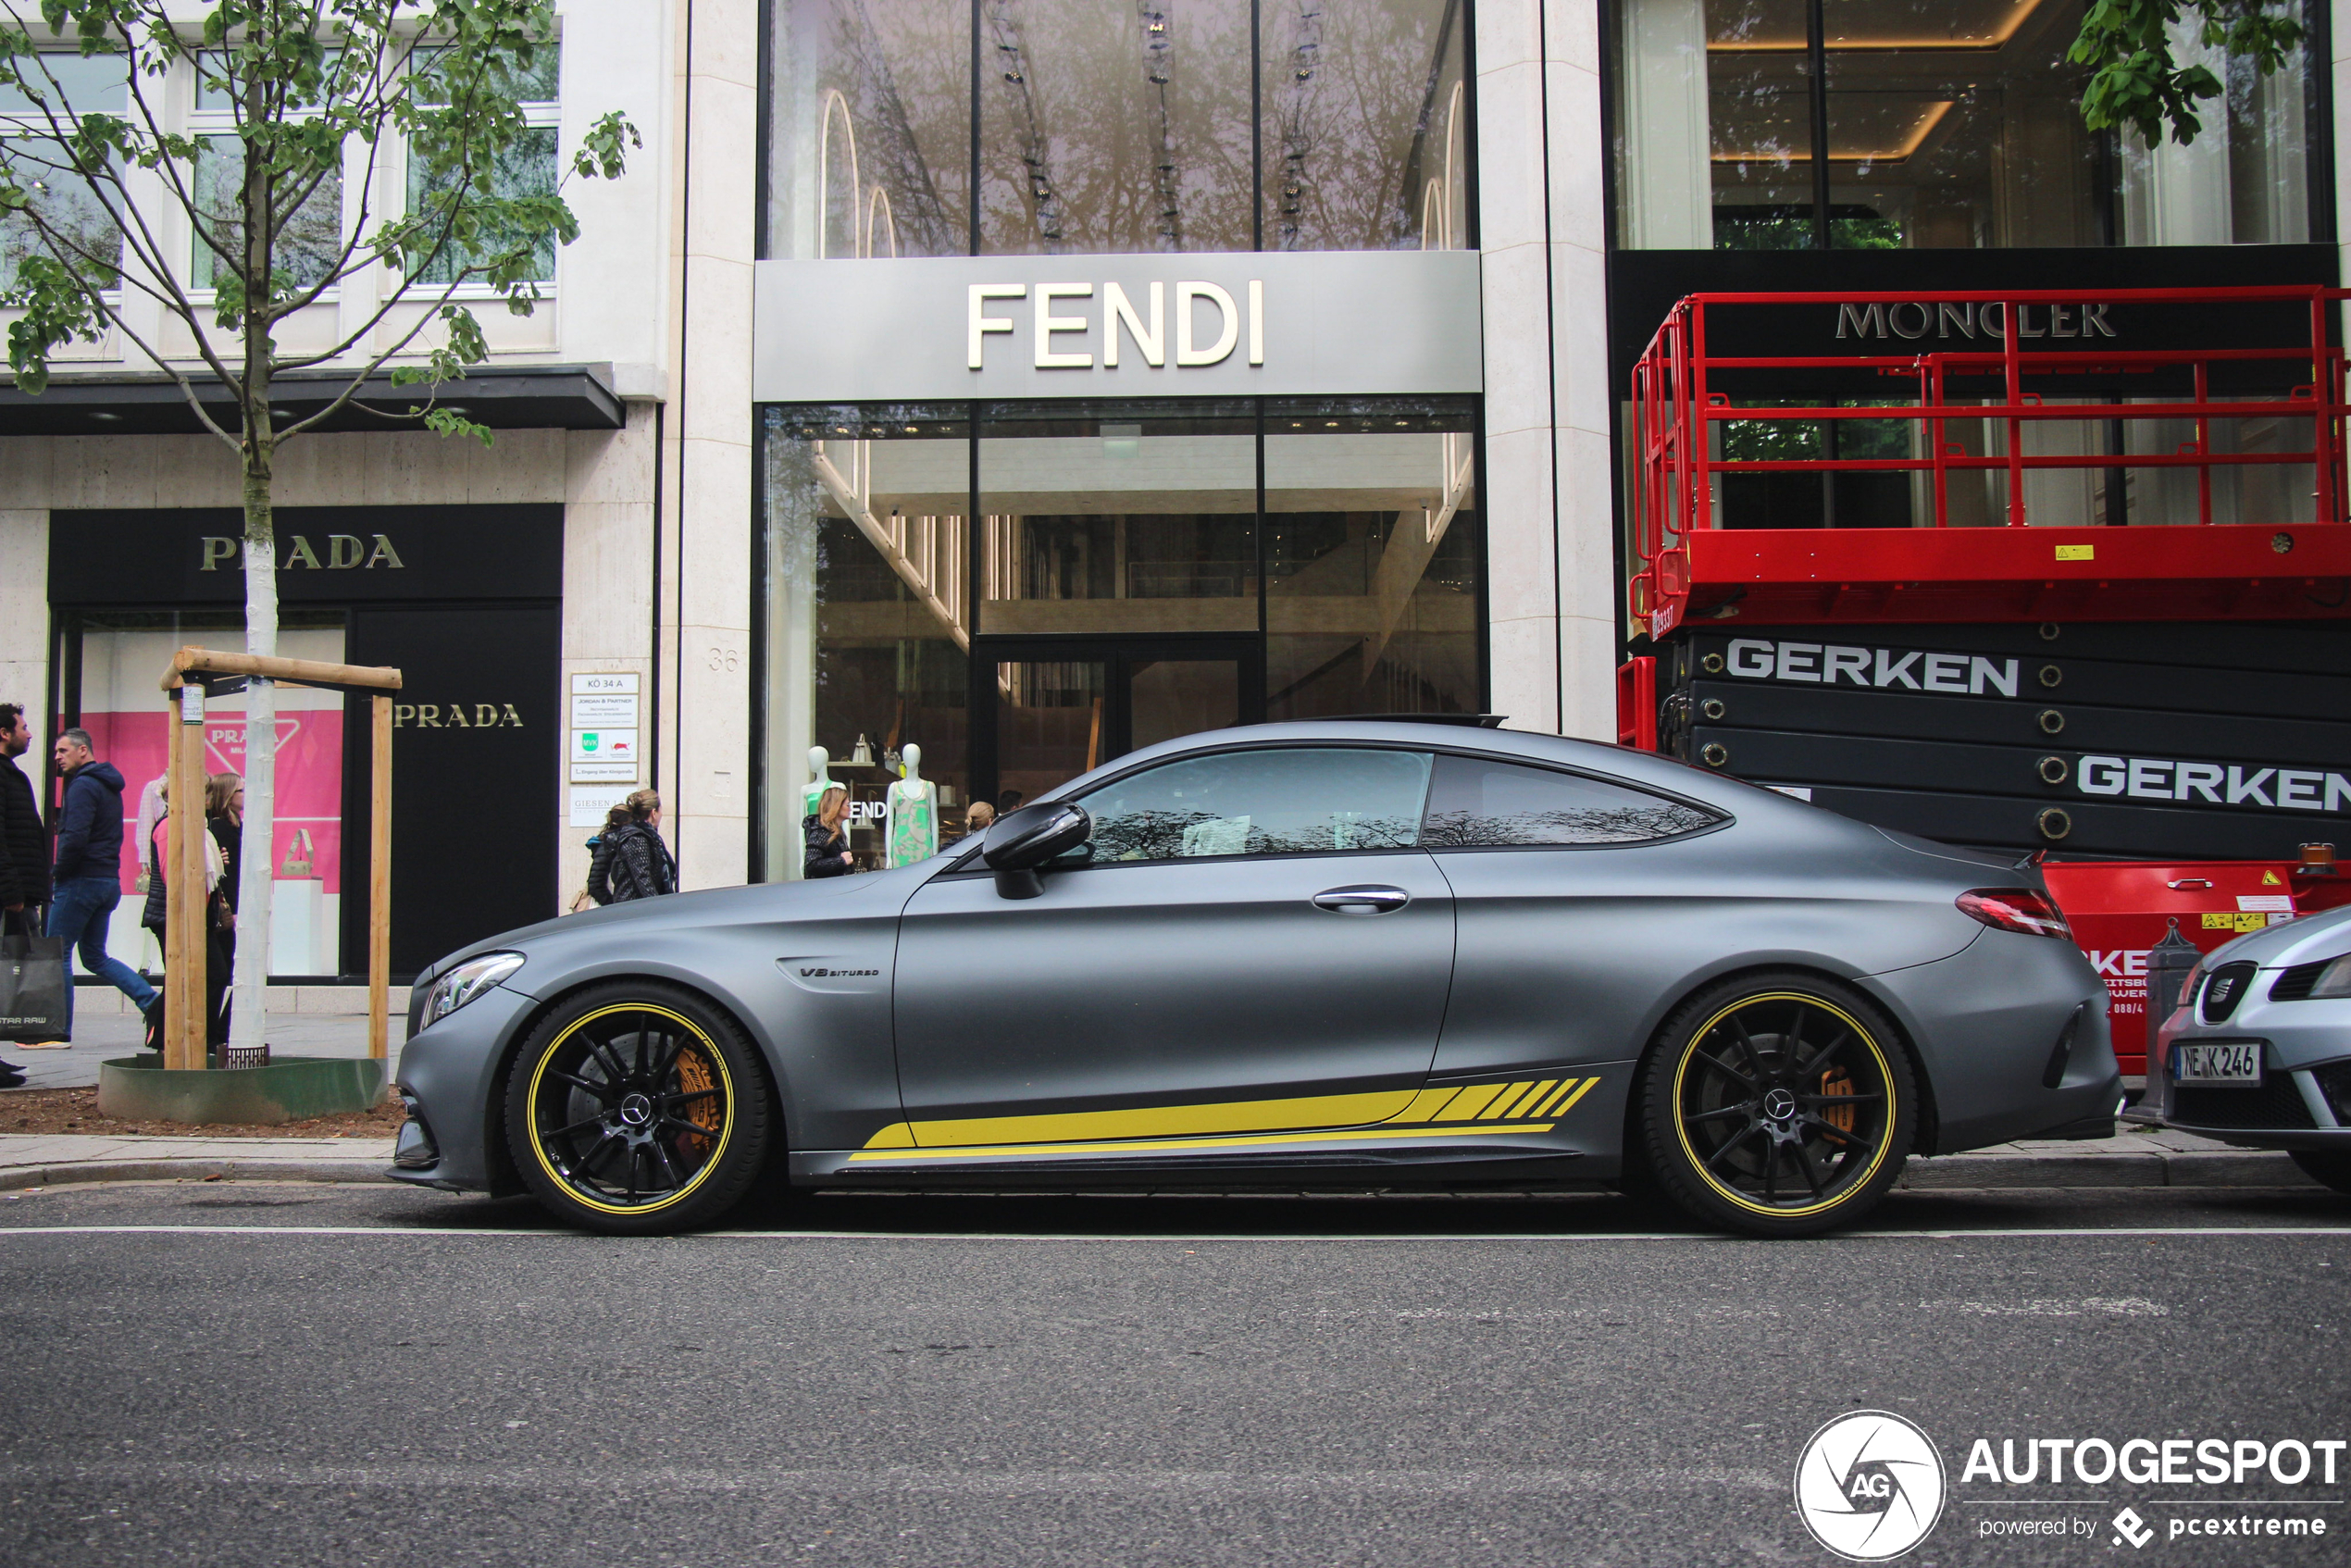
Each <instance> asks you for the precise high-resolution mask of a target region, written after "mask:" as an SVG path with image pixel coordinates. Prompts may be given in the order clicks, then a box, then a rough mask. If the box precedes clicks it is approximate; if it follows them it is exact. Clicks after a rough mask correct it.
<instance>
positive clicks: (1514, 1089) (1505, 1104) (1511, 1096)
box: [1477, 1078, 1534, 1122]
mask: <svg viewBox="0 0 2351 1568" xmlns="http://www.w3.org/2000/svg"><path fill="white" fill-rule="evenodd" d="M1533 1087H1534V1080H1533V1079H1532V1078H1524V1079H1521V1080H1520V1081H1519V1082H1517V1083H1514V1084H1504V1085H1503V1086H1502V1092H1501V1093H1499V1094H1498V1095H1496V1096H1495V1097H1494V1101H1493V1103H1492V1104H1490V1105H1488V1106H1486V1109H1485V1110H1483V1111H1480V1112H1479V1113H1478V1114H1477V1119H1478V1120H1479V1121H1481V1122H1490V1121H1494V1120H1496V1119H1498V1118H1499V1116H1500V1115H1501V1114H1502V1113H1503V1112H1505V1111H1507V1110H1509V1109H1510V1108H1511V1103H1512V1101H1516V1100H1517V1099H1518V1097H1519V1096H1520V1095H1522V1094H1524V1093H1525V1092H1526V1091H1527V1090H1528V1089H1532V1088H1533Z"/></svg>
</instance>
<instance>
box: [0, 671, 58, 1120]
mask: <svg viewBox="0 0 2351 1568" xmlns="http://www.w3.org/2000/svg"><path fill="white" fill-rule="evenodd" d="M31 749H32V730H31V728H30V727H29V726H28V725H27V724H26V723H25V719H24V709H23V708H21V707H19V705H18V704H16V703H0V911H5V912H6V913H5V915H0V919H5V920H6V923H7V924H8V925H10V926H15V927H20V928H21V929H23V930H24V931H26V932H27V933H31V932H33V931H39V930H41V929H43V928H44V927H43V921H42V909H43V907H44V905H45V904H47V903H48V902H49V830H48V829H47V828H44V826H43V825H42V822H41V802H40V799H39V797H38V796H36V795H35V794H34V793H33V790H32V780H31V779H30V778H26V777H25V776H24V773H23V771H22V770H21V769H20V768H19V767H18V766H17V759H18V758H19V757H20V756H22V755H24V754H25V753H27V752H29V751H31ZM23 1082H24V1069H23V1068H21V1067H19V1066H16V1065H14V1064H10V1063H6V1062H0V1089H15V1088H16V1087H17V1086H18V1085H19V1084H21V1083H23Z"/></svg>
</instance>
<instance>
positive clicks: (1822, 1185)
mask: <svg viewBox="0 0 2351 1568" xmlns="http://www.w3.org/2000/svg"><path fill="white" fill-rule="evenodd" d="M1640 1092H1641V1101H1640V1103H1641V1125H1642V1131H1643V1134H1644V1136H1645V1138H1646V1140H1647V1143H1648V1163H1649V1168H1650V1169H1651V1170H1653V1171H1654V1172H1655V1173H1656V1176H1657V1180H1658V1183H1659V1185H1660V1186H1661V1187H1662V1188H1664V1190H1665V1193H1666V1195H1667V1196H1668V1197H1670V1198H1672V1199H1673V1201H1674V1202H1675V1203H1677V1204H1679V1205H1680V1206H1681V1207H1682V1208H1683V1209H1684V1210H1686V1212H1688V1213H1691V1214H1693V1215H1695V1216H1697V1217H1698V1218H1699V1219H1701V1220H1704V1221H1707V1222H1708V1223H1710V1224H1713V1225H1718V1226H1725V1227H1728V1228H1730V1229H1734V1230H1741V1231H1745V1232H1747V1233H1748V1235H1750V1236H1810V1235H1814V1234H1817V1233H1819V1232H1821V1231H1823V1230H1827V1229H1829V1228H1831V1227H1832V1226H1839V1225H1846V1224H1849V1223H1851V1222H1852V1221H1853V1220H1856V1219H1858V1218H1860V1216H1861V1215H1862V1214H1864V1213H1868V1212H1869V1211H1870V1210H1871V1209H1872V1207H1874V1206H1875V1205H1876V1203H1877V1201H1878V1200H1879V1199H1880V1198H1881V1197H1883V1196H1885V1190H1886V1188H1890V1187H1892V1186H1893V1185H1894V1181H1895V1178H1896V1177H1897V1176H1899V1175H1900V1174H1901V1170H1902V1163H1903V1160H1904V1158H1905V1157H1906V1155H1907V1154H1908V1153H1909V1148H1910V1143H1911V1140H1912V1139H1913V1138H1914V1136H1915V1135H1916V1131H1917V1126H1918V1091H1917V1088H1916V1085H1915V1084H1914V1082H1913V1080H1912V1077H1911V1072H1910V1064H1909V1057H1908V1055H1907V1054H1906V1053H1905V1052H1904V1051H1903V1048H1902V1046H1901V1043H1900V1042H1899V1040H1897V1038H1896V1036H1895V1031H1894V1027H1893V1025H1892V1023H1891V1022H1890V1021H1889V1020H1888V1019H1887V1018H1886V1017H1885V1014H1883V1013H1881V1012H1880V1011H1879V1010H1878V1009H1877V1008H1875V1007H1873V1006H1872V1005H1871V1004H1870V1003H1869V1002H1867V1001H1866V1000H1864V999H1863V998H1861V997H1860V996H1858V995H1856V994H1854V993H1853V992H1852V991H1850V990H1849V989H1847V988H1845V987H1843V986H1838V985H1835V984H1834V983H1832V982H1829V981H1826V980H1823V979H1821V978H1819V977H1814V976H1810V975H1806V974H1802V973H1798V972H1788V973H1782V974H1764V975H1751V976H1742V977H1735V978H1733V979H1731V980H1727V981H1724V982H1723V983H1721V984H1718V985H1714V986H1710V987H1709V988H1707V989H1705V990H1703V991H1700V992H1699V993H1698V995H1696V996H1694V997H1692V998H1691V999H1690V1000H1689V1001H1688V1002H1685V1003H1683V1004H1682V1005H1681V1006H1680V1007H1678V1008H1676V1009H1675V1010H1674V1011H1673V1015H1672V1016H1671V1017H1669V1018H1668V1019H1667V1020H1666V1021H1665V1025H1664V1027H1662V1028H1661V1030H1660V1031H1659V1036H1658V1041H1657V1047H1656V1049H1655V1050H1654V1051H1652V1052H1650V1054H1649V1056H1648V1061H1647V1062H1646V1064H1644V1066H1643V1069H1642V1081H1641V1088H1640Z"/></svg>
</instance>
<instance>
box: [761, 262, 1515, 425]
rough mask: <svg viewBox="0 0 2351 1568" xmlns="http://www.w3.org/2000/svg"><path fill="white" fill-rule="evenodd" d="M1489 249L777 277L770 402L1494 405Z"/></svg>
mask: <svg viewBox="0 0 2351 1568" xmlns="http://www.w3.org/2000/svg"><path fill="white" fill-rule="evenodd" d="M1480 277H1481V274H1480V271H1479V263H1478V258H1477V255H1476V254H1475V253H1474V252H1470V251H1317V252H1303V253H1301V252H1275V251H1267V252H1255V253H1240V254H1230V255H1059V256H1055V255H1026V256H941V257H927V258H909V259H897V258H883V259H867V260H840V261H763V262H760V263H759V264H758V265H757V269H756V273H755V284H754V298H753V365H752V397H753V400H754V401H755V402H760V403H876V402H879V403H888V402H922V401H928V400H934V399H940V400H943V399H963V398H1039V397H1107V396H1116V397H1169V396H1226V397H1231V396H1241V397H1256V396H1275V397H1288V396H1318V395H1319V396H1333V395H1347V394H1354V393H1361V394H1377V393H1412V392H1422V393H1441V392H1452V393H1462V392H1480V391H1483V390H1484V382H1485V373H1484V358H1483V355H1482V352H1481V344H1480V341H1479V334H1480V331H1481V330H1482V310H1481V304H1480V299H1479V289H1480V286H1481V284H1480Z"/></svg>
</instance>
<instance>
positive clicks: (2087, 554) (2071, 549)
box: [2057, 544, 2098, 561]
mask: <svg viewBox="0 0 2351 1568" xmlns="http://www.w3.org/2000/svg"><path fill="white" fill-rule="evenodd" d="M2057 558H2058V559H2059V560H2060V561H2095V560H2096V559H2097V558H2098V547H2097V546H2096V545H2095V544H2060V545H2059V546H2058V547H2057Z"/></svg>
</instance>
